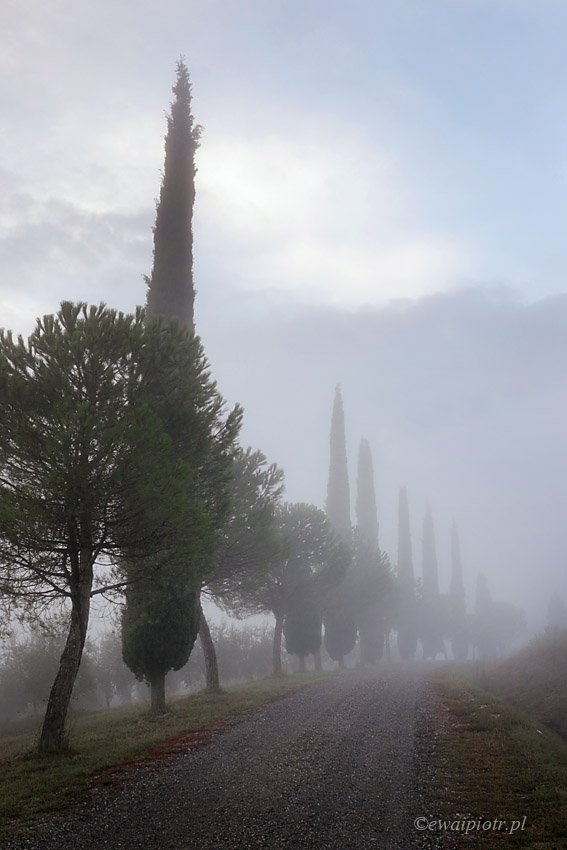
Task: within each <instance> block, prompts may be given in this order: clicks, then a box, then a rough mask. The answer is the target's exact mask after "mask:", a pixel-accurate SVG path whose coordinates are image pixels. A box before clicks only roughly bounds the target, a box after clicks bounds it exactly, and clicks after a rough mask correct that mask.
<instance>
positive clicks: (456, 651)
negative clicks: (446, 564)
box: [449, 520, 469, 661]
mask: <svg viewBox="0 0 567 850" xmlns="http://www.w3.org/2000/svg"><path fill="white" fill-rule="evenodd" d="M449 598H450V618H451V623H450V626H451V651H452V653H453V658H454V659H455V661H466V659H467V655H468V653H469V639H468V628H467V611H466V601H465V586H464V583H463V565H462V562H461V547H460V544H459V532H458V530H457V524H456V522H455V521H454V520H453V525H452V527H451V586H450V595H449Z"/></svg>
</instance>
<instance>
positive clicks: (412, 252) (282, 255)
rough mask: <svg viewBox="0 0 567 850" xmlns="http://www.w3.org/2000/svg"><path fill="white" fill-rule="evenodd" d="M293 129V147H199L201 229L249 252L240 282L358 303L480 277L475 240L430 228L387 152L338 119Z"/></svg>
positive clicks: (227, 247)
mask: <svg viewBox="0 0 567 850" xmlns="http://www.w3.org/2000/svg"><path fill="white" fill-rule="evenodd" d="M297 128H298V129H297V130H295V132H294V135H293V141H292V143H291V144H289V143H286V142H284V141H283V140H282V139H278V138H275V137H266V138H263V139H262V138H260V139H253V138H250V137H248V138H243V137H236V136H234V137H229V138H225V137H223V138H220V139H217V140H213V141H212V143H210V142H209V143H208V144H207V145H206V146H205V147H204V148H203V150H202V151H201V152H200V154H199V165H200V172H199V212H198V216H199V220H200V227H201V236H202V238H203V240H204V241H205V243H210V244H212V243H213V240H216V242H217V244H219V243H220V244H222V245H223V250H224V251H226V254H227V255H228V256H231V255H233V254H235V255H239V256H240V257H241V258H242V257H243V255H244V257H243V259H244V261H245V266H244V265H243V266H242V268H241V269H240V272H239V277H240V285H241V286H242V287H243V288H245V289H246V290H249V291H266V290H270V289H272V290H279V291H280V292H281V291H284V290H287V291H288V292H289V294H290V296H291V297H292V298H295V299H298V300H300V301H304V302H312V303H313V302H315V303H330V304H336V305H340V306H348V307H356V306H359V305H361V304H365V303H370V304H376V303H384V302H385V301H387V300H389V299H390V298H392V297H404V296H416V295H419V294H423V293H424V292H427V291H429V290H431V288H432V287H434V288H435V289H444V288H446V287H448V286H451V285H454V283H455V282H456V281H457V280H459V279H461V278H462V277H463V276H467V275H471V274H472V273H473V271H474V258H473V252H472V251H471V249H470V247H468V246H466V245H464V244H462V243H460V242H459V241H458V240H457V239H455V238H452V237H449V236H447V235H446V234H443V233H440V232H435V231H434V230H431V229H429V228H427V227H426V226H423V224H422V221H423V219H424V216H423V215H422V212H423V211H422V209H421V207H423V205H424V203H425V201H424V199H423V198H420V197H419V195H418V193H417V191H416V190H415V188H413V189H410V187H409V186H408V185H407V183H406V182H405V180H404V176H403V173H402V169H401V168H400V164H399V162H398V161H397V160H396V157H395V156H394V155H393V154H392V153H391V152H390V151H387V150H386V151H380V150H379V149H376V148H375V147H374V146H373V144H372V143H371V142H370V141H368V140H367V139H365V138H364V137H363V136H361V135H359V134H357V133H356V132H354V131H352V130H349V131H345V130H344V129H341V128H340V127H337V126H333V125H330V126H326V125H325V124H322V125H321V124H318V125H317V126H316V127H314V126H313V125H310V126H309V127H308V128H307V129H306V130H305V131H304V132H302V127H301V121H298V122H297ZM237 273H238V272H237Z"/></svg>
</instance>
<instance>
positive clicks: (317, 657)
mask: <svg viewBox="0 0 567 850" xmlns="http://www.w3.org/2000/svg"><path fill="white" fill-rule="evenodd" d="M313 666H314V667H315V670H319V671H320V670H322V669H323V662H322V661H321V650H320V649H318V650H317V652H314V653H313Z"/></svg>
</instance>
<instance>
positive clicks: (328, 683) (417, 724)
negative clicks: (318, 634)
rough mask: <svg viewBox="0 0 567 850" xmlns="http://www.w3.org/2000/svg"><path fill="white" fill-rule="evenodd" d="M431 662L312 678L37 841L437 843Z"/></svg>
mask: <svg viewBox="0 0 567 850" xmlns="http://www.w3.org/2000/svg"><path fill="white" fill-rule="evenodd" d="M426 670H427V668H426V667H424V666H421V667H420V666H418V665H416V666H415V667H411V668H409V669H408V668H407V667H406V668H401V667H384V668H383V670H382V671H381V672H378V673H373V674H372V675H370V674H363V673H354V672H352V673H350V672H349V673H346V674H344V675H343V676H339V677H336V678H333V679H328V680H324V681H321V682H317V683H315V684H312V685H309V686H307V687H306V688H304V689H303V690H301V691H299V692H297V693H296V694H293V695H292V696H289V697H286V698H285V699H282V700H279V701H277V702H274V703H271V704H270V705H268V706H266V707H265V708H263V709H261V710H260V711H257V712H255V713H254V714H252V715H249V716H248V717H247V718H246V719H244V720H243V721H242V722H240V723H238V724H237V725H236V726H233V727H232V728H230V729H229V730H228V731H226V732H224V733H222V734H219V735H218V736H217V737H215V738H214V739H213V741H212V742H211V744H209V745H208V746H206V747H204V748H202V749H200V750H196V751H194V752H188V753H185V754H183V755H181V756H179V757H177V758H175V759H174V760H173V761H171V762H167V763H162V764H159V765H157V766H155V767H154V766H152V767H149V768H144V769H143V770H142V771H141V772H140V773H139V774H138V775H136V776H135V777H134V778H133V779H129V780H127V781H125V782H124V783H123V784H122V785H121V786H119V787H118V788H113V789H105V790H104V791H102V792H100V793H98V794H97V795H96V796H95V797H94V799H93V800H91V801H90V802H89V803H88V804H87V805H86V806H85V807H84V808H83V809H82V810H81V811H80V812H79V813H78V814H77V815H75V816H74V817H73V819H72V820H70V821H68V822H67V823H65V824H59V825H58V826H57V827H54V828H53V829H51V830H47V831H45V832H42V834H41V835H40V836H39V837H38V838H35V839H31V840H26V841H24V842H18V843H17V844H15V845H12V846H13V847H14V848H27V850H91V848H93V850H94V848H96V850H102V849H103V848H104V849H105V850H118V848H124V850H135V848H144V850H213V848H215V850H216V848H218V850H249V848H250V850H257V849H258V850H259V848H270V850H279V848H289V850H308V848H309V850H350V848H352V850H367V848H373V850H391V849H393V848H401V850H409V849H410V848H429V847H437V846H440V845H439V844H437V843H435V842H436V841H438V840H439V839H438V838H436V837H435V836H431V835H429V836H423V834H422V833H419V832H417V831H416V829H415V828H414V825H413V823H414V820H415V818H416V817H419V816H430V815H432V814H435V794H436V791H435V785H436V781H435V777H436V770H437V768H436V764H435V762H436V758H437V756H436V754H435V739H436V736H437V734H438V732H439V724H440V723H442V719H441V718H440V717H438V715H437V712H436V711H435V709H434V702H433V700H432V698H431V694H430V691H429V687H428V685H427V681H426V677H425V672H424V671H426Z"/></svg>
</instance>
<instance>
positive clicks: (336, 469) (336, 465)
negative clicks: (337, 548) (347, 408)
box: [325, 384, 352, 545]
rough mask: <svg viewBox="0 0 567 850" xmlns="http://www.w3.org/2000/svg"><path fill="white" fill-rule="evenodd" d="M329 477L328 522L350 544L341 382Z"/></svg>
mask: <svg viewBox="0 0 567 850" xmlns="http://www.w3.org/2000/svg"><path fill="white" fill-rule="evenodd" d="M330 448H331V451H330V460H329V480H328V484H327V504H326V507H325V510H326V513H327V517H328V518H329V522H330V523H331V525H332V526H333V528H334V529H335V531H336V532H337V534H339V535H340V536H341V537H342V539H343V542H344V543H346V544H347V545H350V543H351V541H352V529H351V524H350V489H349V483H348V467H347V451H346V436H345V415H344V409H343V397H342V393H341V387H340V384H337V387H336V390H335V400H334V402H333V414H332V417H331V438H330Z"/></svg>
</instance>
